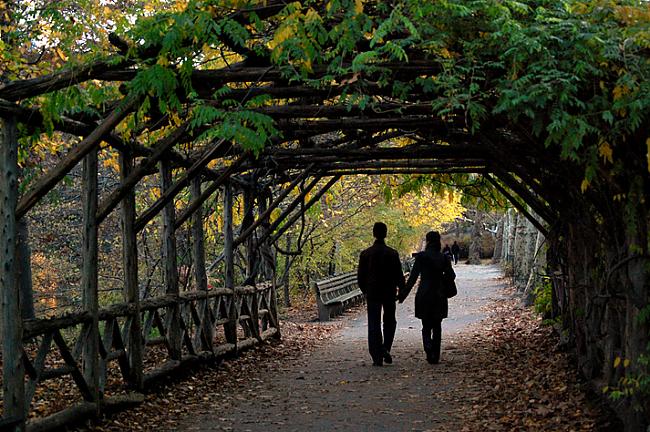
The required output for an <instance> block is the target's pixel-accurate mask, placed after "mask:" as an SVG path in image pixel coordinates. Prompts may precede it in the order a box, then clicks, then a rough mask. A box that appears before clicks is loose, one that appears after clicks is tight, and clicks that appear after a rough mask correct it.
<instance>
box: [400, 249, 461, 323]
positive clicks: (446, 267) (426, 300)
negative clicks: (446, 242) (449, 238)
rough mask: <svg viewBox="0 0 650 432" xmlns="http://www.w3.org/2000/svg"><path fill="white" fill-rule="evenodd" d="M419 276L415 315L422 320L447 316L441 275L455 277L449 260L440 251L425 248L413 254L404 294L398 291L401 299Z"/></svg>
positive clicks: (452, 278)
mask: <svg viewBox="0 0 650 432" xmlns="http://www.w3.org/2000/svg"><path fill="white" fill-rule="evenodd" d="M418 276H419V277H420V284H419V285H418V291H417V293H416V294H415V316H416V318H419V319H422V320H442V319H443V318H447V312H448V304H447V296H446V295H445V293H444V290H443V286H442V281H443V277H448V278H450V279H451V280H454V279H455V278H456V273H454V270H453V269H452V267H451V260H450V259H449V258H448V257H446V256H445V255H443V254H442V253H441V252H440V251H434V250H433V249H426V250H424V251H423V252H420V253H418V254H416V255H415V263H414V264H413V268H412V269H411V274H410V275H409V279H408V282H407V283H406V289H405V292H404V294H402V293H400V298H401V300H403V299H405V298H406V296H407V295H408V293H409V292H410V291H411V289H412V288H413V286H414V285H415V282H416V280H417V278H418Z"/></svg>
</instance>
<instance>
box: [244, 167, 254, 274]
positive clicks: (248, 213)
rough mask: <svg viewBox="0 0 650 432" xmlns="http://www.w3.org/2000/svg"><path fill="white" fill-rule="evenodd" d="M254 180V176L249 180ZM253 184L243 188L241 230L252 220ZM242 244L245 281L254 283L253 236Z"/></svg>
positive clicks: (251, 222)
mask: <svg viewBox="0 0 650 432" xmlns="http://www.w3.org/2000/svg"><path fill="white" fill-rule="evenodd" d="M251 181H254V178H253V179H252V180H251ZM253 187H254V186H253V185H247V186H246V188H244V212H245V214H244V220H243V221H242V224H241V230H242V231H244V230H246V229H247V228H248V227H250V226H251V225H253V222H254V216H253V215H254V214H255V195H254V190H253ZM244 246H245V249H246V282H245V283H248V284H250V285H255V279H256V277H257V271H256V270H257V269H256V267H257V251H256V250H255V243H254V242H253V236H249V237H248V238H247V239H246V240H245V241H244Z"/></svg>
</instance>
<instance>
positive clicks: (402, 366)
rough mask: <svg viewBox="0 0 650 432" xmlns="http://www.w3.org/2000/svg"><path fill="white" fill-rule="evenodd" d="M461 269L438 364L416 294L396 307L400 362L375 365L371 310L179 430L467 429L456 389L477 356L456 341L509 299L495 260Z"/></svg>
mask: <svg viewBox="0 0 650 432" xmlns="http://www.w3.org/2000/svg"><path fill="white" fill-rule="evenodd" d="M456 272H457V274H458V279H457V284H458V287H459V295H458V296H457V297H455V298H454V299H452V300H451V301H450V313H449V316H450V318H449V319H447V320H445V321H444V322H443V323H444V325H443V351H442V360H441V363H440V364H438V365H429V364H428V363H426V361H425V357H424V353H423V351H422V348H421V342H420V325H419V320H417V319H415V318H414V317H413V298H414V295H413V294H412V295H411V296H410V298H409V299H408V300H407V301H406V302H405V303H404V304H403V305H399V306H398V317H397V320H398V329H397V334H396V338H395V343H394V346H393V358H394V364H392V365H386V366H384V367H382V368H377V367H372V366H371V361H370V357H369V355H368V352H367V345H366V344H367V342H366V331H367V327H366V319H365V315H364V314H363V313H359V314H357V315H356V316H349V317H344V318H342V319H343V320H345V321H344V323H345V324H344V328H343V329H342V331H340V332H339V333H338V334H336V335H335V336H334V337H333V339H332V340H331V341H330V343H328V344H327V345H326V346H323V347H320V348H317V349H316V350H314V351H311V352H308V353H305V354H304V355H302V356H300V357H299V358H298V359H295V360H291V361H290V362H288V363H287V364H285V365H284V366H283V367H282V368H281V369H280V370H277V372H276V373H272V374H270V375H267V376H264V377H261V378H260V380H259V381H258V382H257V383H256V385H254V386H251V387H249V388H248V389H245V390H243V391H242V393H240V394H237V395H234V396H233V399H232V400H231V401H228V402H227V405H226V406H225V407H224V406H222V405H220V407H219V412H214V411H213V409H212V407H210V406H206V407H205V410H203V412H198V413H194V414H193V415H192V416H191V417H186V418H182V419H179V425H178V426H177V430H187V431H229V430H233V431H273V430H282V431H325V430H340V431H345V430H354V431H426V430H436V431H439V430H461V429H462V426H461V425H463V423H464V420H465V419H466V418H467V414H468V413H467V409H466V408H467V404H468V403H471V402H472V401H471V400H470V399H464V398H462V397H457V395H456V392H457V391H458V388H457V387H458V379H459V377H460V376H462V375H463V373H464V371H465V368H466V366H467V362H468V361H469V360H471V359H468V356H469V355H470V354H468V352H467V351H466V350H465V349H462V348H461V346H459V341H458V339H459V338H462V336H463V335H464V334H465V333H467V331H468V329H469V328H470V327H471V326H472V324H474V323H477V322H479V321H480V320H482V319H484V318H486V317H487V315H488V312H487V310H488V308H487V306H488V305H490V304H491V303H494V302H495V301H499V300H502V299H504V297H503V288H504V285H503V280H502V279H500V275H501V274H500V271H499V270H498V268H497V267H495V266H469V265H458V266H457V267H456ZM461 345H464V344H461Z"/></svg>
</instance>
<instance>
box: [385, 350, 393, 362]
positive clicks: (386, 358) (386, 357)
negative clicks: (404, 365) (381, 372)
mask: <svg viewBox="0 0 650 432" xmlns="http://www.w3.org/2000/svg"><path fill="white" fill-rule="evenodd" d="M384 363H386V364H393V357H391V355H390V353H389V352H388V351H386V352H384Z"/></svg>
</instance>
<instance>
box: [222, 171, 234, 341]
mask: <svg viewBox="0 0 650 432" xmlns="http://www.w3.org/2000/svg"><path fill="white" fill-rule="evenodd" d="M223 238H224V245H223V247H224V263H225V268H224V272H225V275H224V279H225V287H226V288H228V289H231V290H232V298H231V303H230V311H229V318H230V322H228V323H227V324H225V326H224V329H225V336H226V341H228V343H231V344H235V345H237V321H238V317H237V295H236V294H235V259H234V258H235V256H234V250H233V233H232V185H231V184H230V182H229V181H228V182H226V183H225V184H224V190H223Z"/></svg>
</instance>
